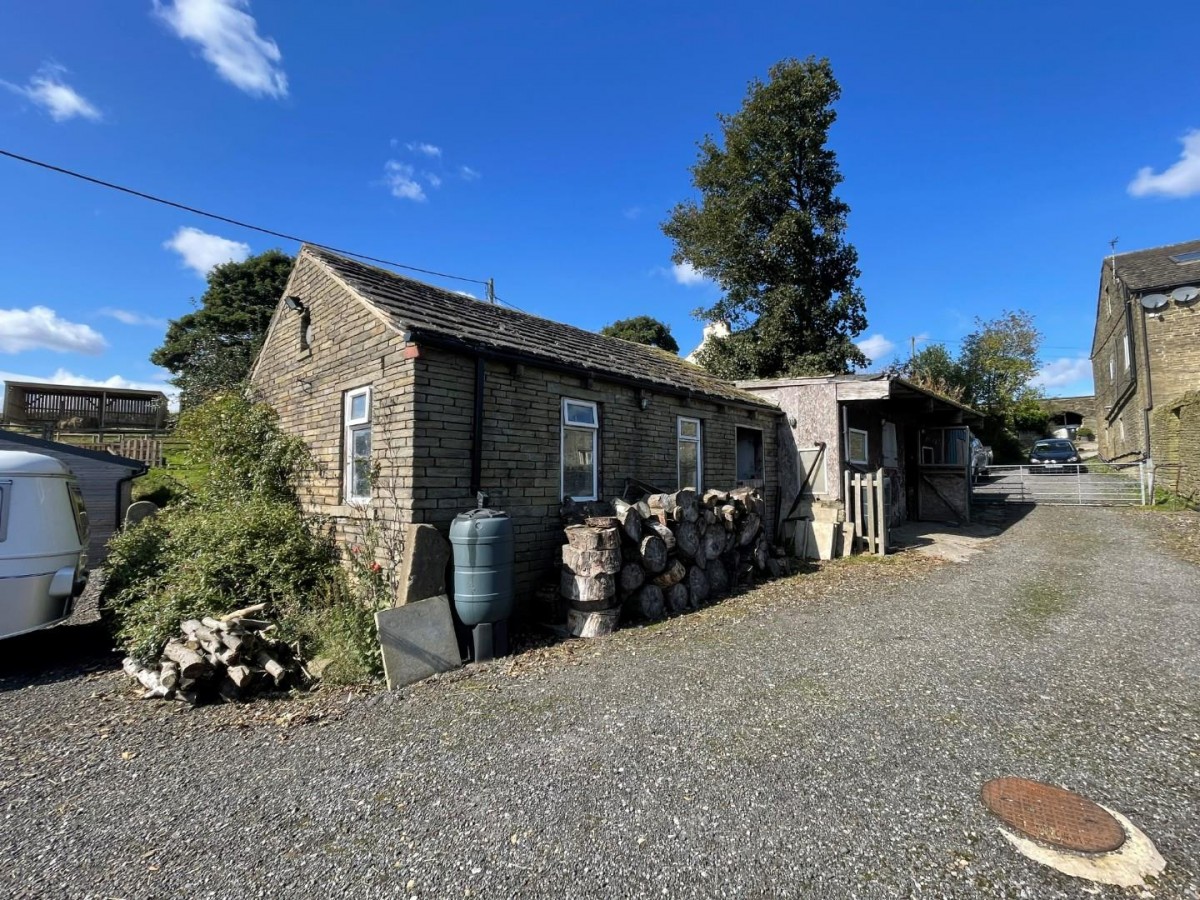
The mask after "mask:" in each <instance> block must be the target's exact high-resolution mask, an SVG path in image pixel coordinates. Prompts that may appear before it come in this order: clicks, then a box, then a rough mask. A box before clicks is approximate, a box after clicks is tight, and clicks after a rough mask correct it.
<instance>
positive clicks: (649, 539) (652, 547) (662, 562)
mask: <svg viewBox="0 0 1200 900" xmlns="http://www.w3.org/2000/svg"><path fill="white" fill-rule="evenodd" d="M638 552H639V553H640V554H641V557H642V565H643V566H645V567H646V571H647V572H650V573H658V572H661V571H662V570H663V569H665V568H666V567H667V545H666V544H665V543H663V539H662V538H660V537H659V536H658V535H656V534H649V535H646V536H645V537H644V538H642V543H641V546H640V547H639V548H638Z"/></svg>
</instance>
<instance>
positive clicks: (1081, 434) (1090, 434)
mask: <svg viewBox="0 0 1200 900" xmlns="http://www.w3.org/2000/svg"><path fill="white" fill-rule="evenodd" d="M1075 437H1077V438H1079V440H1081V441H1094V440H1095V439H1096V432H1094V431H1092V429H1090V428H1080V429H1077V430H1076V432H1075Z"/></svg>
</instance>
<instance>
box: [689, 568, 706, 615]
mask: <svg viewBox="0 0 1200 900" xmlns="http://www.w3.org/2000/svg"><path fill="white" fill-rule="evenodd" d="M687 586H688V596H690V597H691V598H692V605H693V606H694V607H696V608H697V609H699V608H700V607H701V606H702V605H703V604H704V603H705V602H706V601H707V600H708V595H709V590H710V587H709V582H708V575H706V574H705V573H704V570H703V569H698V568H696V567H695V566H693V567H692V568H690V569H688V573H687Z"/></svg>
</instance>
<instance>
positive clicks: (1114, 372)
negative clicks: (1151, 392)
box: [1092, 264, 1146, 459]
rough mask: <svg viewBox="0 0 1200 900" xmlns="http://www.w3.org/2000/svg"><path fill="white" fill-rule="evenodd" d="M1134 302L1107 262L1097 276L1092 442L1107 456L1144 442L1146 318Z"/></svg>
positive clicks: (1137, 448)
mask: <svg viewBox="0 0 1200 900" xmlns="http://www.w3.org/2000/svg"><path fill="white" fill-rule="evenodd" d="M1133 303H1134V302H1133V301H1132V299H1131V297H1130V295H1129V292H1128V291H1126V289H1125V286H1124V285H1123V284H1121V283H1120V282H1119V281H1118V280H1116V279H1114V278H1113V276H1112V268H1111V266H1109V265H1107V264H1106V265H1105V266H1104V267H1103V268H1102V270H1101V275H1100V296H1099V298H1098V306H1097V310H1096V331H1095V343H1094V346H1093V354H1092V380H1093V382H1094V383H1095V390H1096V394H1095V397H1096V412H1097V427H1096V441H1097V443H1098V444H1099V448H1100V455H1101V456H1102V457H1104V458H1105V459H1113V458H1116V457H1119V456H1126V455H1129V454H1133V453H1138V452H1141V450H1142V449H1143V448H1144V447H1145V445H1146V442H1145V434H1144V432H1145V428H1144V426H1143V420H1144V417H1143V414H1142V409H1143V397H1142V391H1143V389H1144V378H1142V377H1141V374H1142V370H1143V369H1144V368H1145V362H1144V358H1143V357H1142V356H1141V350H1140V348H1141V333H1140V330H1139V328H1140V326H1141V325H1142V324H1144V322H1143V320H1142V315H1141V307H1140V306H1137V307H1136V309H1134V308H1133ZM1127 346H1128V352H1129V357H1128V359H1129V362H1128V365H1126V347H1127Z"/></svg>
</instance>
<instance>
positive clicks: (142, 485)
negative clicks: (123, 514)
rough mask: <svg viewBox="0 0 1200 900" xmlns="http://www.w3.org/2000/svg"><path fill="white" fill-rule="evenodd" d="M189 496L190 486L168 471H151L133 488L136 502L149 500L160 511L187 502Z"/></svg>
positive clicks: (136, 482) (136, 481) (134, 483)
mask: <svg viewBox="0 0 1200 900" xmlns="http://www.w3.org/2000/svg"><path fill="white" fill-rule="evenodd" d="M188 494H189V491H188V486H187V485H186V484H184V483H183V482H182V481H180V480H179V479H178V478H175V477H174V476H172V475H170V474H169V473H168V472H167V470H166V469H151V470H150V471H149V472H147V473H146V474H145V475H143V476H142V477H141V478H138V479H136V480H135V481H134V482H133V486H132V496H133V499H134V500H149V501H150V502H151V503H153V504H155V505H156V506H158V507H159V508H160V509H165V508H166V507H168V506H174V505H175V504H177V503H179V502H181V501H183V500H185V499H186V498H187V497H188Z"/></svg>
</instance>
